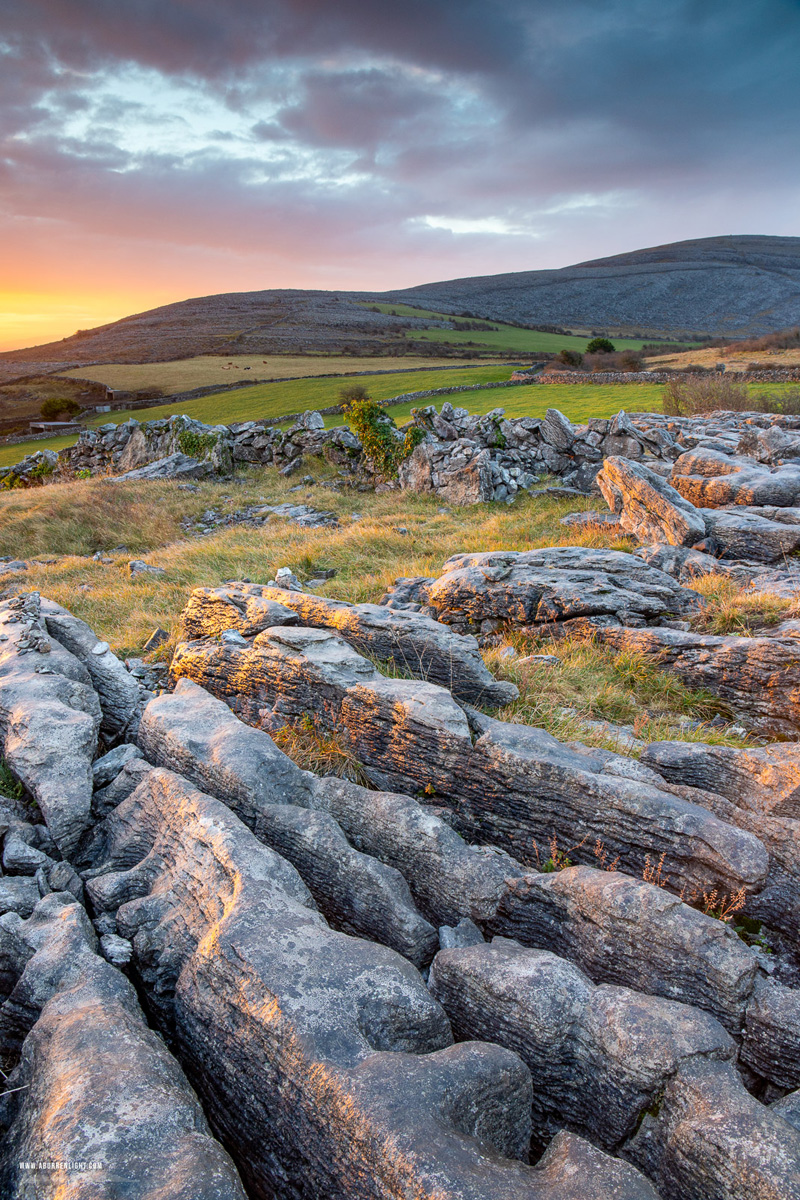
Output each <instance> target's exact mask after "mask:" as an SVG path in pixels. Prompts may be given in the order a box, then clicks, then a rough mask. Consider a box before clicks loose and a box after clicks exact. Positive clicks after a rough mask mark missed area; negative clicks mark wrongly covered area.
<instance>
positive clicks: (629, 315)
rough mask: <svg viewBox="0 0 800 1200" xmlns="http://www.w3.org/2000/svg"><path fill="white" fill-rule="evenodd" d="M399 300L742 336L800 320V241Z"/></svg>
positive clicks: (642, 254) (505, 279)
mask: <svg viewBox="0 0 800 1200" xmlns="http://www.w3.org/2000/svg"><path fill="white" fill-rule="evenodd" d="M391 295H392V296H394V297H396V298H397V299H398V300H400V299H402V300H403V301H405V302H406V303H408V304H420V305H425V306H427V307H436V308H439V309H441V310H444V311H447V312H462V311H465V310H468V311H474V312H475V313H478V314H480V316H482V317H489V318H493V319H494V320H506V321H509V320H510V321H523V322H526V323H527V322H533V321H535V322H537V323H539V324H558V325H562V326H564V325H566V326H570V327H573V326H577V327H584V328H590V329H602V330H606V331H609V332H615V333H616V332H619V333H625V332H635V333H645V334H648V335H651V336H653V337H657V336H664V337H678V338H681V337H687V336H689V335H691V334H693V333H708V334H713V335H714V336H718V337H724V336H727V335H730V336H731V338H736V337H742V336H744V335H746V334H755V333H766V332H768V331H769V330H773V329H782V328H785V327H786V326H789V325H796V324H797V323H798V321H800V237H755V236H753V237H750V236H735V237H719V238H701V239H699V240H697V241H689V242H674V243H672V244H671V245H668V246H654V247H651V248H650V249H647V250H636V251H634V252H633V253H630V254H617V255H615V256H614V257H613V258H598V259H594V260H593V261H591V262H585V263H578V264H577V265H576V266H574V267H564V268H563V269H561V270H558V271H516V272H514V273H513V274H509V275H486V276H479V277H475V278H470V279H451V280H449V281H447V282H444V283H428V284H423V285H422V286H420V287H415V288H406V289H404V290H402V291H397V292H392V293H391Z"/></svg>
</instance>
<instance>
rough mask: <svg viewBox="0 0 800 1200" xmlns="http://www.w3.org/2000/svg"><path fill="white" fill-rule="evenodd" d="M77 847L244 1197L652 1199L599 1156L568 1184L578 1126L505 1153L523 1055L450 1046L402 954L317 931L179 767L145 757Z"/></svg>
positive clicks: (234, 825)
mask: <svg viewBox="0 0 800 1200" xmlns="http://www.w3.org/2000/svg"><path fill="white" fill-rule="evenodd" d="M90 857H92V858H93V859H94V861H95V862H96V863H97V866H96V867H95V873H94V878H93V879H92V880H91V882H90V884H89V889H90V891H91V894H92V898H93V901H94V903H95V904H96V905H97V906H98V907H100V908H102V909H104V910H108V911H113V910H114V909H116V910H117V925H118V928H119V930H120V933H121V934H122V935H123V936H128V937H129V938H130V939H131V940H132V941H133V943H134V966H135V969H136V971H137V973H138V975H139V976H140V978H142V980H143V983H144V985H145V986H146V988H147V991H148V994H149V996H150V999H151V1003H153V1004H154V1006H155V1008H156V1011H157V1012H158V1013H159V1014H160V1017H161V1020H162V1021H163V1022H164V1023H165V1024H168V1025H169V1026H170V1027H171V1028H172V1030H173V1037H174V1041H175V1044H176V1046H177V1048H178V1050H179V1052H180V1054H181V1056H182V1058H184V1059H185V1060H186V1061H187V1063H188V1064H189V1065H190V1067H191V1072H192V1075H193V1078H195V1079H196V1080H197V1084H198V1087H199V1088H200V1089H201V1091H202V1093H203V1095H204V1097H205V1100H206V1104H207V1106H208V1110H209V1112H210V1114H211V1117H212V1120H213V1121H214V1123H215V1125H216V1127H217V1128H219V1129H220V1131H221V1132H222V1134H223V1135H224V1137H225V1140H226V1143H227V1144H228V1145H229V1146H231V1147H232V1149H233V1151H234V1154H235V1157H237V1159H238V1160H239V1162H240V1167H241V1169H242V1171H243V1173H244V1174H245V1177H246V1179H247V1181H248V1184H249V1187H250V1189H251V1192H252V1193H253V1194H254V1195H257V1196H266V1195H270V1194H274V1192H275V1191H276V1189H278V1188H279V1189H280V1190H281V1191H282V1193H283V1194H286V1195H292V1196H296V1197H298V1198H301V1197H302V1198H304V1200H306V1198H307V1200H311V1198H312V1197H317V1196H323V1195H324V1196H326V1197H331V1198H334V1197H336V1198H342V1200H343V1198H344V1197H348V1198H349V1200H362V1198H364V1200H367V1198H369V1200H378V1198H379V1197H382V1196H386V1195H389V1194H391V1193H392V1192H394V1193H396V1194H399V1193H400V1192H401V1191H402V1190H405V1191H409V1189H410V1190H412V1191H413V1193H414V1195H415V1196H419V1197H420V1198H422V1197H431V1200H432V1198H433V1197H434V1196H435V1197H436V1198H437V1200H439V1198H448V1197H452V1198H453V1200H455V1198H456V1197H458V1200H479V1198H481V1197H484V1196H485V1195H487V1194H491V1195H492V1196H496V1197H497V1198H498V1200H512V1197H513V1198H514V1200H517V1198H520V1197H522V1198H529V1200H546V1198H549V1197H553V1200H555V1198H556V1197H557V1198H558V1200H578V1197H579V1196H581V1197H584V1198H586V1200H595V1197H596V1198H597V1200H599V1198H600V1197H603V1198H605V1197H608V1200H611V1197H614V1200H617V1198H618V1197H619V1200H622V1198H623V1197H624V1198H625V1200H627V1198H628V1197H630V1198H631V1200H633V1198H634V1197H636V1198H637V1200H638V1198H643V1197H645V1196H649V1197H652V1196H653V1193H652V1191H648V1190H647V1186H648V1185H647V1184H646V1183H645V1182H644V1181H643V1180H642V1179H641V1177H640V1176H638V1175H633V1174H630V1173H625V1172H623V1171H621V1169H620V1168H621V1167H622V1166H623V1164H620V1163H618V1162H615V1161H614V1160H609V1159H606V1158H603V1157H599V1156H597V1155H595V1157H594V1159H593V1167H594V1169H593V1172H592V1175H591V1178H590V1180H589V1186H588V1190H587V1187H586V1180H585V1179H581V1184H580V1186H581V1189H582V1190H581V1191H577V1190H576V1187H575V1185H574V1184H573V1182H571V1180H574V1173H575V1171H576V1170H579V1169H580V1167H581V1165H584V1164H585V1166H588V1163H587V1162H586V1159H585V1158H584V1153H585V1152H584V1146H583V1144H582V1143H581V1142H580V1141H575V1142H571V1143H569V1144H568V1146H567V1147H564V1146H563V1145H560V1146H559V1147H558V1148H557V1150H558V1152H559V1154H560V1155H561V1157H559V1156H558V1155H557V1156H556V1158H555V1159H554V1160H553V1161H551V1162H548V1163H547V1164H543V1169H542V1171H541V1172H537V1171H531V1169H530V1168H528V1167H525V1166H524V1165H523V1163H520V1162H511V1161H508V1159H504V1158H502V1157H499V1156H502V1155H515V1156H517V1157H518V1158H522V1157H524V1155H525V1154H526V1151H527V1139H528V1136H529V1120H530V1118H529V1106H530V1100H531V1091H530V1077H529V1074H528V1072H527V1070H526V1068H524V1066H523V1064H522V1063H521V1062H520V1060H519V1059H518V1058H517V1057H516V1056H515V1055H513V1054H510V1053H509V1052H508V1051H504V1050H501V1049H500V1048H499V1047H492V1046H484V1045H481V1044H479V1043H478V1044H476V1043H468V1044H466V1045H461V1046H451V1045H449V1043H450V1041H451V1034H450V1030H449V1026H448V1024H447V1021H446V1019H445V1017H444V1014H443V1012H442V1010H441V1009H440V1008H439V1006H438V1005H437V1004H436V1003H435V1002H434V1001H433V999H432V998H431V997H430V996H429V995H428V993H427V992H426V989H425V987H424V985H423V984H422V981H421V979H420V977H419V976H418V975H417V973H416V971H415V970H414V969H413V967H411V966H410V964H408V963H405V962H404V960H403V959H402V958H400V957H399V956H397V955H395V954H394V953H393V952H392V951H390V950H387V949H385V948H383V947H378V946H374V945H370V944H368V943H366V942H364V941H361V940H359V939H354V938H349V937H347V936H345V935H343V934H340V933H335V932H333V931H332V930H330V929H329V928H328V927H327V925H326V924H325V922H324V920H323V919H322V918H321V917H320V916H319V915H318V914H317V913H315V912H313V911H312V910H311V909H310V908H309V903H310V896H309V894H308V891H307V890H306V888H305V887H304V885H303V884H302V882H301V880H300V878H299V876H298V875H297V873H296V872H295V871H294V869H293V868H292V867H290V866H289V864H288V863H286V862H285V861H284V860H283V859H281V858H280V857H279V856H278V855H276V854H274V852H272V851H270V850H268V849H267V848H266V847H264V846H261V845H260V844H259V843H258V842H257V841H256V839H255V838H254V837H253V835H252V834H251V833H249V831H248V830H247V829H246V828H245V827H244V826H243V825H242V824H241V823H240V822H239V821H238V819H237V818H236V817H235V816H234V815H233V814H232V813H231V812H230V811H229V810H227V809H226V808H225V807H224V806H223V805H221V804H220V803H219V802H218V801H216V800H213V799H211V798H209V797H207V796H204V795H202V793H199V792H196V791H195V790H194V789H193V788H191V786H190V785H188V784H187V783H185V782H184V781H183V780H181V779H180V777H178V776H175V775H173V774H171V773H170V772H166V771H162V770H157V771H154V772H153V773H152V774H151V775H150V776H149V777H148V778H147V780H146V781H145V782H144V783H143V784H142V785H140V787H139V788H138V789H137V791H136V792H135V793H133V794H132V795H131V796H130V797H129V798H128V799H127V800H125V801H123V803H122V804H121V805H120V806H119V807H118V808H117V809H116V810H115V812H114V813H113V814H112V815H111V816H110V817H109V818H107V819H106V822H105V823H104V825H103V826H101V827H100V828H99V829H98V831H97V834H96V838H95V843H94V846H93V848H92V852H91V855H90ZM118 906H119V907H118ZM573 1147H574V1154H573V1152H572V1150H573ZM585 1166H584V1169H585ZM548 1172H549V1173H548Z"/></svg>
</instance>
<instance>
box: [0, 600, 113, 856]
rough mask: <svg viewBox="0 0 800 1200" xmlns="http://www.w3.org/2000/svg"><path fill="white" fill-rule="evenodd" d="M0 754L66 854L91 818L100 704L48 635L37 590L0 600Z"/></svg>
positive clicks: (85, 677) (72, 660) (81, 671)
mask: <svg viewBox="0 0 800 1200" xmlns="http://www.w3.org/2000/svg"><path fill="white" fill-rule="evenodd" d="M0 629H2V632H3V633H4V634H5V636H6V638H7V640H6V641H2V642H0V741H1V742H2V745H3V756H4V758H5V759H6V761H7V763H8V765H9V766H10V767H11V769H12V770H13V771H14V773H15V774H16V775H17V777H18V778H19V779H20V780H21V781H22V783H23V784H24V785H25V787H26V788H27V789H28V791H29V792H30V793H31V795H32V796H33V797H34V799H35V800H36V802H37V804H38V805H39V808H40V809H41V811H42V813H43V815H44V818H45V821H46V822H47V827H48V829H49V830H50V833H51V834H52V836H53V839H54V840H55V842H56V845H57V846H58V848H59V850H60V851H61V852H62V854H65V855H67V856H69V854H70V852H71V851H72V850H73V849H74V848H75V846H76V845H77V843H78V839H79V838H80V835H81V834H82V833H83V831H84V830H85V829H86V828H87V826H88V824H89V820H90V811H91V797H92V759H93V758H94V754H95V749H96V746H97V731H98V728H99V725H100V720H101V710H100V704H99V702H98V698H97V695H96V693H95V691H94V689H93V688H92V686H91V680H90V676H89V673H88V671H87V670H86V668H85V667H84V666H83V664H82V663H81V662H80V661H79V660H78V659H77V658H76V657H75V656H74V655H73V654H71V653H70V652H69V651H68V650H65V649H64V648H63V647H62V646H61V645H60V644H59V643H58V642H56V641H54V640H53V639H52V638H51V637H50V636H49V635H48V633H47V631H46V629H45V626H44V622H43V620H42V617H41V614H40V606H39V596H38V593H31V594H30V595H29V596H28V597H26V598H25V597H18V598H16V599H13V600H7V601H4V602H2V603H0Z"/></svg>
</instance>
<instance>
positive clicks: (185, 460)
mask: <svg viewBox="0 0 800 1200" xmlns="http://www.w3.org/2000/svg"><path fill="white" fill-rule="evenodd" d="M212 474H213V467H212V465H211V463H210V462H201V461H200V460H199V459H197V458H192V457H191V455H188V454H181V452H180V451H177V452H176V453H175V454H168V455H167V456H166V458H158V459H156V460H155V461H154V462H149V463H147V464H146V465H145V466H143V467H136V468H135V469H134V470H133V471H125V472H124V473H123V474H122V475H116V476H113V477H112V479H111V480H110V481H109V482H113V483H133V482H139V481H140V480H144V479H205V478H207V477H208V476H209V475H212Z"/></svg>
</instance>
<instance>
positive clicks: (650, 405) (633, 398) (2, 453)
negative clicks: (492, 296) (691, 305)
mask: <svg viewBox="0 0 800 1200" xmlns="http://www.w3.org/2000/svg"><path fill="white" fill-rule="evenodd" d="M508 375H509V368H508V367H507V366H505V367H502V366H487V367H478V368H476V369H474V370H466V371H464V372H460V371H447V372H444V371H431V372H430V373H428V372H415V373H414V375H413V376H409V375H402V374H400V375H375V376H362V377H361V378H360V379H357V380H354V381H352V382H355V383H362V384H363V385H364V386H365V387H366V388H368V389H369V392H370V394H371V395H372V396H374V397H375V399H376V400H385V399H388V398H390V397H391V396H396V395H399V394H401V393H402V392H405V391H407V390H410V388H411V386H412V385H411V383H410V380H413V381H414V385H413V387H414V390H415V391H416V390H420V391H421V390H425V389H426V388H432V387H448V386H458V385H459V384H462V383H489V382H494V381H497V380H501V379H506V378H508ZM443 376H446V378H444V379H443ZM462 376H463V377H462ZM796 386H797V385H796V384H791V383H777V384H776V383H751V384H748V390H749V391H750V393H751V394H752V395H758V394H759V393H763V392H780V391H783V390H785V389H787V388H788V389H791V388H796ZM341 387H342V380H340V379H310V380H290V381H287V382H285V383H269V384H261V385H257V386H256V387H253V388H248V389H247V391H246V392H220V393H217V394H216V395H214V396H204V397H203V398H202V399H200V400H192V401H190V402H189V403H186V404H176V405H169V404H164V405H161V406H160V407H157V408H140V409H137V410H136V411H132V412H131V411H129V412H114V413H103V414H101V415H98V416H97V417H95V418H94V419H93V420H92V421H91V422H90V424H91V425H101V424H103V423H104V422H113V423H114V424H119V423H120V422H122V421H127V420H128V419H129V418H130V417H134V418H135V419H136V420H137V421H152V420H156V419H158V418H161V417H169V416H172V414H173V413H185V414H186V415H187V416H190V417H195V418H196V419H197V420H198V421H204V422H205V423H206V424H212V425H213V424H231V423H232V422H234V421H254V420H259V419H261V418H263V417H279V416H281V415H282V414H283V413H290V412H301V411H305V410H306V409H315V408H327V407H328V406H329V405H332V404H336V403H338V400H339V389H340V388H341ZM661 393H662V385H661V384H659V383H638V384H637V383H624V384H613V383H611V384H590V383H589V384H577V383H576V384H569V383H551V384H539V383H532V384H527V385H526V384H522V385H520V386H519V387H513V388H489V389H487V390H486V391H477V392H455V393H454V394H452V395H450V396H431V397H430V399H423V400H416V401H413V402H409V403H406V404H398V405H392V407H391V408H390V409H389V412H390V413H391V415H392V417H393V418H394V420H395V421H396V422H397V423H398V424H402V422H403V421H407V420H408V419H409V417H410V416H411V409H412V408H421V407H424V406H425V405H428V404H435V405H436V407H437V408H441V406H442V404H443V403H444V402H445V401H449V402H450V403H451V404H452V405H453V407H454V408H458V407H461V408H467V409H469V411H470V412H472V413H487V412H490V411H491V409H493V408H503V409H505V412H506V415H507V416H509V417H543V416H544V415H545V413H546V412H547V410H548V408H557V409H560V411H561V412H563V413H564V415H565V416H566V417H569V419H570V420H571V421H573V422H575V424H577V425H579V424H581V423H582V422H584V421H587V420H588V419H589V417H611V416H613V415H614V414H615V413H618V412H619V411H620V409H623V408H624V409H626V410H627V411H628V412H661ZM342 419H343V418H342V417H341V416H340V415H338V414H335V415H331V416H328V417H326V418H325V425H326V427H328V428H330V427H331V426H332V425H341V424H342ZM74 441H75V438H74V437H58V438H48V439H47V440H42V441H32V442H22V443H18V444H17V445H13V446H0V467H5V466H10V465H11V464H12V463H15V462H19V461H20V459H22V458H24V456H25V455H26V454H32V453H33V452H34V451H35V450H44V449H50V450H60V449H61V448H62V447H64V446H70V445H72V443H73V442H74Z"/></svg>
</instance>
